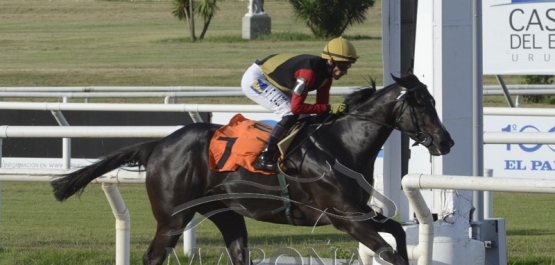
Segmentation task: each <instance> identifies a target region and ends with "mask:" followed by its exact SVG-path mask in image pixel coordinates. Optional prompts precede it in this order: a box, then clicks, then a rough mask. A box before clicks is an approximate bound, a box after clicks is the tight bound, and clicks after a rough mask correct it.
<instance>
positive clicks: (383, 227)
mask: <svg viewBox="0 0 555 265" xmlns="http://www.w3.org/2000/svg"><path fill="white" fill-rule="evenodd" d="M373 220H384V221H381V222H374V223H375V225H376V226H377V229H378V231H379V232H386V233H390V234H391V235H392V236H393V237H394V238H395V242H396V244H397V252H398V253H399V254H400V255H401V257H403V259H405V260H407V261H408V260H409V258H408V253H407V234H406V232H405V230H404V229H403V226H402V225H401V224H400V223H399V222H397V221H395V220H392V219H386V218H385V217H384V216H383V215H381V214H379V213H378V214H377V216H376V217H375V218H373Z"/></svg>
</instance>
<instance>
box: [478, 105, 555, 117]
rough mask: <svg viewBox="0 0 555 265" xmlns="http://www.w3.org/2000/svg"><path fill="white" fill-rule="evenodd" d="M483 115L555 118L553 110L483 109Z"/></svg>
mask: <svg viewBox="0 0 555 265" xmlns="http://www.w3.org/2000/svg"><path fill="white" fill-rule="evenodd" d="M484 115H495V116H552V117H553V116H555V109H547V108H491V107H488V108H484Z"/></svg>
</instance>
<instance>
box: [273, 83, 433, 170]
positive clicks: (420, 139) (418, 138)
mask: <svg viewBox="0 0 555 265" xmlns="http://www.w3.org/2000/svg"><path fill="white" fill-rule="evenodd" d="M426 87H427V86H426V85H424V84H420V85H418V86H415V87H413V88H405V87H403V88H404V89H405V90H403V91H401V94H400V95H399V96H398V97H397V98H396V100H397V101H403V103H402V105H401V111H400V112H399V113H398V114H397V116H396V118H395V123H394V124H393V125H390V124H387V123H385V122H382V121H379V120H376V119H374V118H371V117H369V116H368V115H364V114H354V113H344V114H343V115H350V116H353V117H356V118H359V119H361V120H367V121H370V122H373V123H375V124H378V125H381V126H385V127H388V128H392V129H394V130H397V131H399V132H401V133H402V134H405V135H407V136H409V137H411V138H412V139H413V140H414V141H415V143H414V144H413V146H416V145H418V144H422V145H423V146H425V147H428V146H430V145H432V138H431V137H430V136H429V135H428V134H426V133H424V132H422V131H421V130H420V126H419V125H418V121H417V119H416V115H415V114H414V107H413V106H411V105H410V104H408V102H407V99H408V98H409V97H411V96H412V93H413V92H414V91H416V90H419V89H423V88H426ZM407 109H409V111H410V117H411V121H412V123H413V124H414V126H415V127H416V128H417V132H416V133H412V132H407V131H404V130H402V129H401V128H399V127H398V126H397V124H398V122H399V120H400V119H401V116H402V115H403V113H404V112H405V111H406V110H407ZM339 117H340V116H339V115H328V116H327V117H326V119H325V120H324V121H323V122H322V123H320V124H319V125H318V126H317V127H316V129H314V131H313V132H311V133H310V134H309V135H308V136H307V137H306V138H305V139H303V140H302V141H301V142H300V143H299V144H297V145H296V146H295V147H294V148H291V149H290V150H288V151H287V154H284V156H283V158H282V159H281V160H280V161H279V162H278V164H281V163H283V162H284V161H286V160H287V159H288V158H289V157H290V156H291V155H292V154H293V153H294V151H295V150H297V149H298V148H299V147H301V146H302V145H303V144H304V142H306V141H307V140H309V139H310V138H311V137H312V135H313V134H314V133H316V132H317V131H318V130H319V129H320V128H321V127H322V126H323V125H324V124H326V123H328V122H329V120H330V119H333V120H332V121H331V122H330V124H329V126H331V125H333V123H335V121H336V120H337V119H338V118H339ZM278 168H280V167H278Z"/></svg>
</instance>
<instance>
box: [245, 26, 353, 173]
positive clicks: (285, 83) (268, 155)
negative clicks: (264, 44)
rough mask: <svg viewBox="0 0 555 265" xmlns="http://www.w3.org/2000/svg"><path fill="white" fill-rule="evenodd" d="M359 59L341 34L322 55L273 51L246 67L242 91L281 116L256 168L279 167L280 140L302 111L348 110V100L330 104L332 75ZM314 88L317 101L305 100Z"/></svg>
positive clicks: (336, 112) (337, 73)
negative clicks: (276, 52) (346, 108)
mask: <svg viewBox="0 0 555 265" xmlns="http://www.w3.org/2000/svg"><path fill="white" fill-rule="evenodd" d="M357 59H358V56H357V53H356V50H355V47H354V46H353V45H352V44H351V43H350V42H349V41H348V40H346V39H344V38H342V37H339V38H335V39H333V40H331V41H330V42H329V43H328V44H327V45H326V46H325V47H324V50H323V51H322V55H321V56H315V55H306V54H303V55H293V54H274V55H270V56H268V57H266V58H265V59H263V60H261V61H259V60H256V61H255V62H254V64H252V65H251V66H250V67H249V68H248V69H247V71H246V72H245V74H244V75H243V79H242V80H241V88H242V90H243V93H245V95H246V96H247V97H248V98H250V99H252V100H253V101H254V102H256V103H258V104H259V105H261V106H263V107H265V108H266V109H268V110H270V111H272V112H274V113H275V114H277V115H278V116H279V117H280V118H281V121H280V122H278V123H277V124H276V126H275V127H274V129H273V130H272V132H271V133H270V137H269V138H268V141H267V144H266V147H265V148H264V150H263V151H262V153H260V156H259V157H258V159H257V161H256V166H255V168H256V169H258V170H267V171H273V170H276V169H277V159H278V147H277V144H278V142H279V141H281V140H282V139H283V138H284V137H285V134H286V133H287V131H289V129H290V128H291V127H292V126H293V124H295V122H296V121H297V119H298V118H299V116H300V115H309V114H322V113H326V112H329V113H332V114H338V113H341V112H343V111H345V104H342V103H336V104H329V97H330V93H329V91H330V88H331V84H332V81H333V79H335V80H339V79H340V78H341V77H342V76H344V75H346V74H347V71H348V69H349V68H350V67H351V64H353V63H354V62H356V60H357ZM314 90H316V103H315V104H307V103H305V100H306V97H307V96H308V92H310V91H314Z"/></svg>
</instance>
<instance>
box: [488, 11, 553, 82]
mask: <svg viewBox="0 0 555 265" xmlns="http://www.w3.org/2000/svg"><path fill="white" fill-rule="evenodd" d="M482 5H483V8H482V14H483V20H482V23H483V27H482V33H483V60H484V67H483V71H484V74H492V75H493V74H497V75H501V74H534V75H542V74H543V75H552V74H553V73H554V72H555V0H485V1H482Z"/></svg>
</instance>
